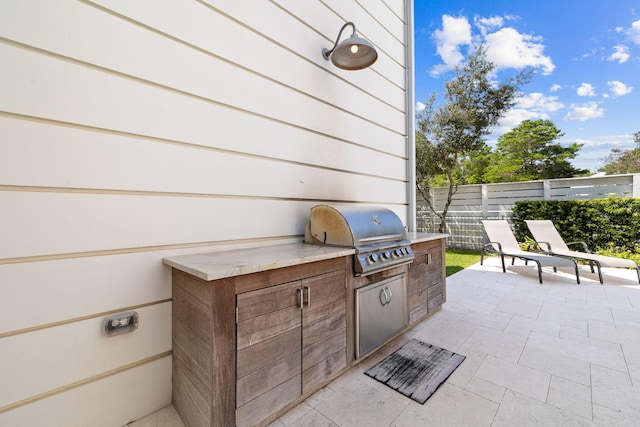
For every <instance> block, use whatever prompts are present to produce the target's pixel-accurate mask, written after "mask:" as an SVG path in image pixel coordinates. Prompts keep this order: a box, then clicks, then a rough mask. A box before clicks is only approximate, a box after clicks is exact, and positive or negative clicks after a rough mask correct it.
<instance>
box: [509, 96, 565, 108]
mask: <svg viewBox="0 0 640 427" xmlns="http://www.w3.org/2000/svg"><path fill="white" fill-rule="evenodd" d="M516 108H525V109H527V110H534V111H540V112H549V113H552V112H554V111H558V110H560V109H561V108H564V104H562V102H559V101H558V97H557V96H544V95H543V94H541V93H540V92H533V93H530V94H528V95H524V96H521V97H519V98H517V99H516Z"/></svg>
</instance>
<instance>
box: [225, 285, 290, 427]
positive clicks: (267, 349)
mask: <svg viewBox="0 0 640 427" xmlns="http://www.w3.org/2000/svg"><path fill="white" fill-rule="evenodd" d="M301 292H302V289H301V282H300V281H299V280H298V281H295V282H291V283H286V284H283V285H278V286H272V287H269V288H265V289H260V290H257V291H252V292H247V293H244V294H239V295H237V297H236V307H237V321H238V324H237V362H236V363H237V365H236V425H238V426H245V425H250V426H253V425H255V424H256V423H258V422H260V421H261V420H263V419H265V418H266V417H268V416H269V415H270V414H272V413H273V412H275V411H277V410H279V409H280V408H283V407H284V406H286V405H287V404H288V403H289V402H291V401H293V400H295V399H297V398H298V397H299V396H300V395H301V394H302V390H301V382H302V375H301V348H302V345H301V343H302V323H301V320H302V308H301V304H302V294H301Z"/></svg>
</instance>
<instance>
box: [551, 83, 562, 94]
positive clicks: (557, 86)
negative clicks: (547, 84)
mask: <svg viewBox="0 0 640 427" xmlns="http://www.w3.org/2000/svg"><path fill="white" fill-rule="evenodd" d="M560 89H562V86H560V85H558V84H555V85H552V86H551V89H549V91H550V92H557V91H559V90H560Z"/></svg>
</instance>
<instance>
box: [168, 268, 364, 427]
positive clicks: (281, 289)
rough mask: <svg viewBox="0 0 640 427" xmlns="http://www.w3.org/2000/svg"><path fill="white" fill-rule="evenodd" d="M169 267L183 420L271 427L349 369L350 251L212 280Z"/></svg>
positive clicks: (176, 397)
mask: <svg viewBox="0 0 640 427" xmlns="http://www.w3.org/2000/svg"><path fill="white" fill-rule="evenodd" d="M172 274H173V276H172V280H173V358H174V360H173V404H174V407H175V408H176V411H177V412H178V414H179V415H180V417H181V418H182V419H183V421H184V423H185V425H187V426H233V425H238V426H253V425H261V424H264V423H265V422H266V421H269V419H270V418H269V417H271V416H272V415H273V414H274V413H277V412H278V411H279V410H280V409H282V408H284V407H286V406H287V405H289V404H290V403H292V402H294V401H295V400H296V399H298V398H300V397H301V396H303V395H304V394H306V393H308V392H310V391H313V390H314V389H315V388H317V387H319V386H321V385H323V384H324V383H325V382H327V381H328V380H330V379H332V378H333V377H335V376H337V374H338V373H340V372H341V371H343V370H344V369H345V368H346V367H347V358H348V354H349V352H350V351H352V349H351V350H348V349H347V342H348V339H351V337H352V334H351V333H349V332H348V330H347V322H348V320H347V310H346V307H347V303H348V301H349V303H351V302H352V301H351V300H350V298H348V296H347V292H346V289H347V284H348V283H347V274H351V258H350V257H340V258H335V259H331V260H325V261H319V262H313V263H309V264H303V265H297V266H293V267H288V268H279V269H274V270H268V271H264V272H259V273H253V274H245V275H241V276H236V277H230V278H225V279H219V280H213V281H205V280H202V279H201V278H198V277H195V276H192V275H190V274H187V273H185V272H182V271H179V270H176V269H173V273H172ZM349 322H350V321H349Z"/></svg>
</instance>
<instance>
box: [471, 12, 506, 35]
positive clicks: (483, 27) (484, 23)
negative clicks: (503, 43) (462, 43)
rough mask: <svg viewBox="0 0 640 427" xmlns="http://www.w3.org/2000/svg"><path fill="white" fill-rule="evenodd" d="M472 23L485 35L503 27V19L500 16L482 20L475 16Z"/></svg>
mask: <svg viewBox="0 0 640 427" xmlns="http://www.w3.org/2000/svg"><path fill="white" fill-rule="evenodd" d="M473 23H474V24H475V26H476V27H478V29H479V30H480V32H481V33H482V34H487V33H488V32H489V31H491V30H495V29H498V28H501V27H502V26H503V25H504V18H503V17H501V16H492V17H490V18H482V17H479V16H477V15H476V16H475V17H474V18H473Z"/></svg>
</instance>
